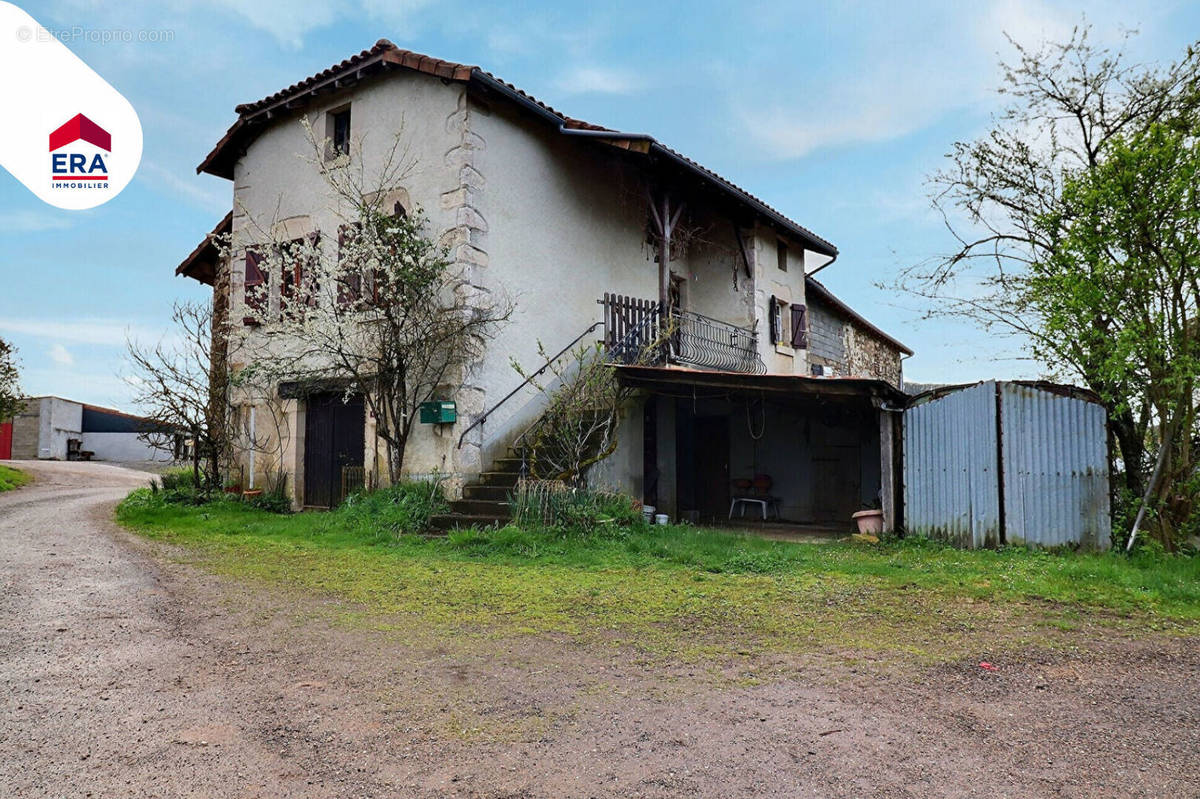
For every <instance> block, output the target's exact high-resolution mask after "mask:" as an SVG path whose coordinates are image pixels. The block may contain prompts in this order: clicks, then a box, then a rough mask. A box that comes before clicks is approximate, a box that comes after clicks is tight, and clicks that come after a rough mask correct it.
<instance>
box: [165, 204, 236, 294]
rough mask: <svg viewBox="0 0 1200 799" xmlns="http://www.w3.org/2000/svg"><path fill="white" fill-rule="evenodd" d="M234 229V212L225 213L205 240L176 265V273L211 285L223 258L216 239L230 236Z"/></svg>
mask: <svg viewBox="0 0 1200 799" xmlns="http://www.w3.org/2000/svg"><path fill="white" fill-rule="evenodd" d="M232 231H233V212H232V211H230V212H229V213H227V214H225V218H224V219H222V220H221V221H220V222H218V223H217V226H216V227H215V228H213V229H212V232H211V233H209V234H208V235H207V236H205V237H204V241H202V242H200V243H199V244H197V245H196V249H194V250H192V252H191V254H189V255H188V257H187V258H184V259H183V263H181V264H180V265H179V266H177V267H175V274H177V275H183V276H184V277H190V278H192V279H193V280H198V281H200V282H201V283H203V284H205V285H206V286H211V285H212V284H213V282H214V281H215V280H216V278H217V263H218V262H219V261H220V259H221V249H220V247H219V246H218V244H217V242H216V239H217V238H218V237H220V236H228V235H229V234H230V233H231V232H232Z"/></svg>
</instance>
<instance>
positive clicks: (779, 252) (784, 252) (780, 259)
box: [775, 241, 788, 272]
mask: <svg viewBox="0 0 1200 799" xmlns="http://www.w3.org/2000/svg"><path fill="white" fill-rule="evenodd" d="M775 258H776V263H777V264H778V266H779V271H780V272H786V271H787V261H788V246H787V245H786V244H784V243H783V242H782V241H777V242H775Z"/></svg>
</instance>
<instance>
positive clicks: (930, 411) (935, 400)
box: [904, 381, 1000, 548]
mask: <svg viewBox="0 0 1200 799" xmlns="http://www.w3.org/2000/svg"><path fill="white" fill-rule="evenodd" d="M996 465H997V460H996V384H995V383H994V382H990V381H989V382H987V383H980V384H978V385H975V386H971V387H969V388H961V389H958V390H955V391H952V392H951V393H948V394H945V395H941V394H930V395H926V396H925V397H922V398H919V399H918V401H917V404H915V405H914V406H913V407H911V408H909V409H908V410H906V411H905V412H904V520H905V526H906V527H907V528H908V530H909V531H910V532H914V533H917V534H921V535H927V536H929V537H930V538H938V539H941V540H944V541H949V542H951V543H953V544H955V545H957V546H961V547H968V548H975V547H982V546H995V545H996V544H997V543H999V541H1000V492H999V481H998V480H997V479H996Z"/></svg>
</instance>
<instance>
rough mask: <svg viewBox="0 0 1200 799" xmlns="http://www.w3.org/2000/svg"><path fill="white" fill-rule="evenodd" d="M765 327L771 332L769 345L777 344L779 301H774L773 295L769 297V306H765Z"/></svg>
mask: <svg viewBox="0 0 1200 799" xmlns="http://www.w3.org/2000/svg"><path fill="white" fill-rule="evenodd" d="M767 326H768V327H769V328H770V330H771V343H772V344H778V343H779V300H777V299H775V295H774V294H772V295H771V300H770V304H768V305H767Z"/></svg>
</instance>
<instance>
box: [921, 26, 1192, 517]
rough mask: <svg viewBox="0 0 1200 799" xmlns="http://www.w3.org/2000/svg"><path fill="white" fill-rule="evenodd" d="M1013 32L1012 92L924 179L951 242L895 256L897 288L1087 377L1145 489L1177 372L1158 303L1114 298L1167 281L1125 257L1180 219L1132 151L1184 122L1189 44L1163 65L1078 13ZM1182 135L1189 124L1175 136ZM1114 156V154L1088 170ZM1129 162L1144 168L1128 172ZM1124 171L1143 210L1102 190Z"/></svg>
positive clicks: (1159, 243) (1133, 481) (1148, 291)
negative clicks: (1016, 37) (907, 264)
mask: <svg viewBox="0 0 1200 799" xmlns="http://www.w3.org/2000/svg"><path fill="white" fill-rule="evenodd" d="M1014 46H1015V47H1016V48H1017V52H1018V56H1017V58H1016V60H1015V62H1014V63H1008V64H1004V65H1003V69H1004V81H1003V85H1002V87H1001V93H1002V94H1003V95H1005V96H1006V97H1008V98H1009V100H1010V102H1009V105H1008V106H1007V108H1006V109H1005V110H1004V111H1003V112H1002V113H1001V114H1000V115H999V116H998V117H997V118H996V120H995V122H994V125H993V129H992V130H991V131H990V132H989V133H987V134H986V135H985V136H983V137H981V138H979V139H978V140H976V141H973V142H958V143H956V144H955V145H954V148H953V150H952V152H951V153H950V154H949V156H948V157H949V160H950V165H949V166H948V167H947V168H945V169H943V170H942V171H940V172H938V173H936V174H935V175H933V176H932V178H931V184H932V187H933V196H932V201H933V205H934V207H935V208H936V209H937V210H938V211H939V212H941V214H942V215H943V217H944V219H945V222H946V225H947V228H948V229H949V230H950V232H951V233H952V235H953V236H954V239H955V246H954V248H953V249H952V250H951V251H950V252H948V253H946V254H944V255H942V256H939V257H936V258H933V259H931V260H929V261H926V262H923V263H920V264H917V265H915V266H913V267H911V268H909V269H907V270H905V271H904V272H903V274H902V276H901V278H900V280H899V281H898V287H899V288H901V289H903V290H906V291H909V292H912V293H914V294H916V295H917V296H919V297H921V298H923V299H924V300H926V305H927V308H928V315H929V316H950V317H958V318H965V319H968V320H970V321H972V322H974V323H977V324H979V325H981V326H983V327H984V328H985V329H987V330H990V331H993V332H998V333H1010V334H1015V335H1017V336H1018V337H1020V338H1021V339H1023V340H1024V341H1026V342H1028V344H1029V347H1030V352H1029V354H1030V355H1033V356H1036V357H1038V358H1040V359H1041V360H1043V361H1044V362H1045V363H1047V364H1049V366H1050V367H1051V369H1052V370H1053V371H1054V372H1055V373H1057V374H1060V375H1065V376H1067V377H1069V378H1071V379H1078V380H1080V381H1082V382H1083V383H1084V384H1085V385H1087V386H1088V387H1089V388H1091V389H1093V390H1094V391H1096V392H1097V393H1098V394H1099V395H1100V396H1101V398H1102V399H1103V401H1104V403H1105V405H1106V406H1107V409H1108V411H1109V417H1110V426H1111V429H1112V432H1113V436H1114V439H1115V441H1116V444H1117V446H1118V448H1119V451H1120V456H1121V461H1122V465H1123V467H1124V480H1125V488H1126V490H1127V492H1128V493H1129V494H1132V495H1139V496H1140V495H1141V494H1142V493H1143V490H1144V488H1145V482H1146V478H1147V476H1148V475H1147V472H1148V471H1149V465H1150V464H1149V461H1150V458H1148V457H1147V449H1146V447H1147V443H1148V442H1149V443H1151V444H1152V445H1153V443H1154V441H1153V439H1152V438H1151V436H1150V433H1151V431H1152V429H1153V428H1154V427H1155V426H1157V429H1158V430H1160V431H1163V430H1166V429H1167V427H1166V425H1167V422H1168V420H1169V417H1164V416H1162V413H1163V408H1164V407H1165V406H1164V405H1163V399H1162V398H1163V397H1164V396H1165V395H1168V394H1169V395H1172V396H1178V395H1179V387H1178V386H1177V385H1174V384H1172V385H1170V386H1166V385H1161V384H1160V381H1162V380H1164V379H1166V380H1172V379H1173V378H1168V377H1167V376H1166V374H1165V373H1164V371H1163V370H1162V369H1161V368H1159V367H1157V366H1155V365H1153V362H1156V361H1157V360H1160V359H1161V357H1162V356H1163V355H1164V354H1165V353H1166V352H1173V351H1175V347H1174V345H1167V343H1166V342H1165V341H1164V337H1163V336H1162V335H1159V334H1158V332H1157V331H1154V330H1152V329H1151V325H1150V320H1151V319H1153V318H1154V316H1155V313H1150V316H1149V318H1147V317H1146V316H1145V315H1143V316H1142V317H1141V318H1140V319H1137V320H1135V319H1134V311H1133V305H1124V304H1122V298H1124V297H1125V296H1126V295H1128V294H1130V293H1134V294H1136V296H1137V297H1138V300H1137V302H1136V304H1137V305H1138V306H1140V307H1141V309H1142V311H1143V313H1144V314H1145V313H1149V312H1150V306H1151V304H1152V302H1153V299H1154V298H1155V292H1159V291H1162V290H1164V289H1165V288H1166V287H1167V286H1168V285H1170V284H1171V283H1172V282H1173V281H1172V280H1169V279H1165V277H1164V276H1163V275H1159V276H1158V277H1157V278H1156V279H1155V280H1154V281H1152V282H1151V283H1149V284H1145V283H1142V282H1141V281H1143V280H1145V279H1148V278H1149V275H1148V274H1147V273H1144V272H1143V271H1142V270H1143V269H1148V268H1149V262H1148V261H1144V260H1141V258H1142V256H1141V255H1137V256H1135V257H1136V259H1138V260H1137V263H1129V261H1130V256H1131V252H1139V253H1148V252H1150V251H1151V250H1152V249H1154V248H1160V249H1161V248H1164V247H1168V245H1170V246H1174V245H1175V244H1178V242H1174V243H1172V242H1168V241H1166V240H1165V239H1166V238H1167V237H1170V236H1171V235H1172V233H1173V232H1174V231H1175V229H1176V228H1175V225H1176V224H1177V223H1179V224H1184V225H1185V226H1186V224H1187V220H1186V218H1185V217H1186V214H1187V213H1188V210H1187V208H1186V204H1181V203H1179V202H1175V201H1173V200H1171V199H1170V198H1167V197H1158V196H1154V191H1153V186H1154V184H1152V183H1145V182H1144V181H1153V180H1156V179H1157V178H1156V177H1155V175H1154V169H1155V168H1156V167H1155V164H1154V161H1155V158H1154V157H1151V156H1149V155H1148V154H1147V153H1143V154H1142V155H1135V153H1142V152H1143V150H1145V148H1150V149H1151V150H1153V149H1155V148H1157V147H1159V146H1160V145H1162V144H1163V142H1161V141H1160V142H1159V144H1155V143H1154V141H1155V139H1153V137H1156V136H1168V135H1170V133H1171V132H1172V131H1190V130H1192V129H1193V126H1194V118H1195V115H1196V112H1197V109H1198V108H1200V51H1197V50H1196V49H1195V48H1193V47H1189V48H1188V50H1187V51H1186V52H1185V54H1184V55H1183V57H1182V58H1180V59H1179V60H1178V61H1176V62H1174V63H1171V64H1168V65H1166V66H1163V67H1156V66H1143V65H1133V64H1129V63H1128V62H1127V59H1126V57H1125V55H1124V53H1123V51H1121V50H1112V49H1107V48H1102V47H1097V46H1095V45H1093V44H1092V43H1091V42H1090V40H1089V37H1088V30H1087V29H1086V28H1084V29H1076V30H1075V31H1074V33H1073V34H1072V36H1071V37H1070V39H1069V40H1068V41H1066V42H1065V43H1054V44H1047V45H1045V46H1043V47H1041V48H1038V49H1027V48H1024V47H1021V46H1020V45H1017V44H1016V43H1015V42H1014ZM1186 141H1187V136H1186V135H1185V136H1184V138H1183V139H1181V140H1180V141H1179V142H1177V144H1180V145H1181V144H1184V143H1185V142H1186ZM1188 146H1190V145H1188ZM1159 155H1160V156H1163V155H1164V153H1161V152H1160V153H1159ZM1114 158H1118V159H1119V160H1120V163H1119V164H1114V165H1113V166H1112V168H1111V170H1110V171H1106V172H1104V174H1103V175H1099V174H1095V173H1097V172H1098V171H1100V170H1103V169H1105V168H1106V165H1107V164H1108V163H1109V161H1110V160H1111V159H1114ZM1159 166H1162V165H1161V164H1160V165H1159ZM1181 168H1182V167H1181ZM1136 169H1145V170H1148V171H1147V173H1146V174H1143V175H1140V176H1138V175H1136V174H1134V173H1133V172H1132V171H1131V170H1136ZM1123 181H1132V182H1133V183H1135V184H1138V185H1140V187H1141V188H1143V189H1145V190H1146V191H1145V192H1144V196H1142V197H1141V198H1139V199H1138V200H1136V203H1137V204H1138V206H1140V209H1141V210H1140V211H1138V210H1137V209H1135V207H1134V206H1133V205H1126V206H1124V207H1123V208H1122V207H1118V206H1117V205H1114V204H1113V203H1112V201H1113V200H1114V199H1115V197H1114V196H1113V194H1112V192H1111V191H1110V189H1113V188H1114V187H1115V186H1117V185H1119V184H1120V183H1121V182H1123ZM1105 187H1108V189H1106V188H1105ZM1175 199H1176V200H1180V199H1182V198H1178V197H1176V198H1175ZM1151 209H1153V212H1154V213H1167V214H1169V217H1168V218H1167V219H1166V220H1164V221H1163V224H1161V225H1150V226H1147V225H1145V224H1142V225H1141V228H1140V231H1139V233H1138V234H1139V235H1142V236H1143V237H1147V236H1148V237H1150V238H1147V239H1145V240H1143V241H1140V242H1139V243H1138V247H1137V248H1136V250H1135V251H1120V252H1118V251H1117V247H1118V245H1116V244H1115V243H1113V248H1114V249H1113V251H1112V252H1102V245H1103V244H1104V243H1105V242H1104V241H1103V240H1102V239H1101V238H1099V234H1097V233H1096V231H1097V230H1103V231H1104V233H1103V235H1104V236H1106V237H1107V236H1114V235H1117V234H1118V233H1120V234H1129V235H1133V234H1134V232H1135V230H1138V229H1137V228H1128V229H1126V230H1117V229H1116V228H1117V227H1118V226H1127V225H1134V224H1135V223H1136V224H1140V222H1144V220H1139V219H1135V218H1134V215H1135V214H1136V213H1150V212H1151ZM1112 214H1117V215H1118V216H1119V217H1123V219H1121V220H1120V221H1118V216H1112ZM1181 214H1182V215H1184V216H1183V217H1181ZM1106 215H1107V216H1106ZM1102 219H1103V221H1104V223H1105V224H1103V225H1100V227H1097V223H1099V222H1100V221H1101V220H1102ZM1089 224H1090V225H1091V228H1090V231H1091V232H1089V231H1088V230H1085V228H1087V226H1088V225H1089ZM1126 238H1128V237H1127V236H1126ZM1156 239H1157V240H1156ZM1132 244H1133V242H1129V241H1125V242H1124V245H1128V246H1132ZM1185 249H1186V247H1185ZM1165 251H1166V250H1164V252H1165ZM1093 256H1096V257H1093ZM1099 256H1103V257H1099ZM1163 268H1165V267H1163ZM1127 269H1129V270H1133V271H1132V272H1129V273H1126V270H1127ZM1176 278H1178V275H1176ZM1157 299H1159V300H1166V299H1168V298H1167V297H1165V296H1162V295H1158V296H1157ZM1175 304H1176V305H1180V308H1178V309H1177V311H1178V312H1183V309H1182V305H1181V304H1180V303H1175ZM1135 321H1136V324H1132V323H1133V322H1135ZM1185 321H1186V320H1180V324H1184V323H1185ZM1139 337H1141V338H1142V339H1143V340H1142V341H1141V342H1140V343H1137V344H1135V343H1134V341H1135V340H1136V339H1138V338H1139ZM1178 343H1179V342H1178V340H1175V344H1178ZM1177 372H1178V370H1173V371H1172V373H1173V374H1175V373H1177Z"/></svg>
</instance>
